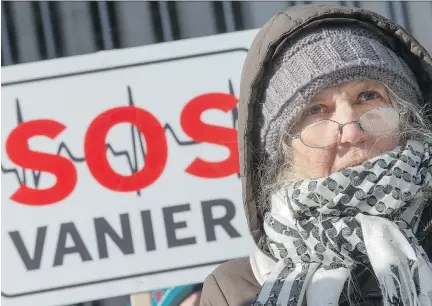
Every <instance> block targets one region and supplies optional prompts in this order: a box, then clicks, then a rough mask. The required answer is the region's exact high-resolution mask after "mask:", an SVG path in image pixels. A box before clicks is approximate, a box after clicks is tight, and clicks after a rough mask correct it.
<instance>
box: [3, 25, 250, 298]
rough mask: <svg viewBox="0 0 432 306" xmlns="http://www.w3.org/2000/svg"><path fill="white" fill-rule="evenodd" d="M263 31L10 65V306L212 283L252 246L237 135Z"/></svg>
mask: <svg viewBox="0 0 432 306" xmlns="http://www.w3.org/2000/svg"><path fill="white" fill-rule="evenodd" d="M255 35H256V31H245V32H237V33H233V34H224V35H217V36H212V37H204V38H199V39H192V40H185V41H179V42H173V43H164V44H157V45H152V46H146V47H139V48H131V49H127V50H117V51H109V52H99V53H97V54H91V55H85V56H77V57H73V58H65V59H59V60H51V61H45V62H38V63H32V64H26V65H17V66H14V67H6V68H2V93H1V97H2V115H1V116H2V117H1V118H2V156H3V158H2V161H1V163H2V164H1V166H2V181H1V184H2V198H1V200H2V217H1V218H2V288H1V291H2V303H4V304H3V305H5V306H12V305H13V306H15V305H32V306H37V305H43V306H49V305H65V304H72V303H77V302H81V301H89V300H95V299H100V298H107V297H112V296H119V295H125V294H131V293H136V292H143V291H148V290H153V289H159V288H164V287H170V286H176V285H183V284H191V283H197V282H202V281H203V280H204V278H205V277H206V276H207V275H208V274H209V273H210V272H211V271H212V270H213V269H214V268H215V267H216V266H217V265H218V264H220V263H221V262H224V261H226V260H230V259H233V258H238V257H242V256H247V255H248V254H250V252H251V250H252V249H253V243H252V239H251V238H250V235H249V233H248V229H247V225H246V220H245V217H244V213H243V205H242V199H241V186H240V180H239V177H238V171H239V170H238V155H237V140H236V129H235V128H236V122H237V112H236V108H235V107H236V103H237V98H236V97H238V94H239V84H240V74H241V68H242V65H243V62H244V59H245V56H246V52H247V49H248V48H249V45H250V43H251V41H252V39H253V37H254V36H255Z"/></svg>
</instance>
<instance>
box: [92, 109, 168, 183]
mask: <svg viewBox="0 0 432 306" xmlns="http://www.w3.org/2000/svg"><path fill="white" fill-rule="evenodd" d="M119 123H130V124H133V125H134V126H136V127H137V128H138V130H139V131H140V132H141V133H142V134H143V135H144V138H145V142H146V147H147V152H146V157H145V164H144V167H143V168H142V169H141V170H140V171H138V172H136V173H134V174H132V175H129V176H124V175H120V174H118V173H116V172H115V171H114V170H113V169H112V168H111V166H110V164H109V162H108V159H107V156H106V143H105V140H106V137H107V134H108V132H109V130H110V129H111V128H112V127H113V126H114V125H116V124H119ZM84 151H85V152H84V154H85V159H86V161H87V165H88V168H89V170H90V172H91V173H92V175H93V177H94V178H95V179H96V180H97V181H98V182H99V183H100V184H101V185H103V186H105V187H106V188H109V189H111V190H114V191H121V192H129V191H136V190H139V189H143V188H145V187H147V186H149V185H151V184H153V183H154V182H155V181H156V180H157V179H158V178H159V177H160V176H161V174H162V172H163V170H164V168H165V165H166V162H167V158H168V147H167V141H166V138H165V131H164V129H163V127H162V126H161V124H160V123H159V121H158V120H157V119H156V118H155V117H154V116H153V115H152V114H151V113H149V112H147V111H145V110H144V109H141V108H137V107H133V106H125V107H117V108H113V109H110V110H108V111H106V112H104V113H102V114H100V115H99V116H97V117H96V118H95V119H94V120H93V122H92V123H91V124H90V126H89V128H88V130H87V133H86V136H85V140H84Z"/></svg>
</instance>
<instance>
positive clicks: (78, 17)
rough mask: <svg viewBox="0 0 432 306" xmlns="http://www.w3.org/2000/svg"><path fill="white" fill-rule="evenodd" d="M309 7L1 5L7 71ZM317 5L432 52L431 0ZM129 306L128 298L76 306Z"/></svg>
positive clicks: (250, 24) (231, 27)
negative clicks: (345, 10) (389, 29)
mask: <svg viewBox="0 0 432 306" xmlns="http://www.w3.org/2000/svg"><path fill="white" fill-rule="evenodd" d="M312 2H314V1H285V2H270V1H266V2H264V1H253V2H239V1H224V2H195V1H194V2H192V1H191V2H188V1H181V2H163V1H150V2H147V1H146V2H138V1H134V2H132V1H131V2H128V1H121V2H120V1H119V2H113V1H110V2H107V1H91V2H84V1H77V2H68V1H61V2H60V1H58V2H57V1H31V2H30V1H16V2H12V1H2V3H1V7H2V25H1V31H2V35H1V39H2V48H1V59H2V66H10V65H16V64H21V63H28V62H35V61H41V60H47V59H53V58H61V57H68V56H75V55H80V54H88V53H93V52H98V51H101V50H110V49H118V48H128V47H134V46H142V45H150V44H156V43H160V42H166V41H174V40H180V39H187V38H194V37H201V36H207V35H214V34H218V33H226V32H234V31H241V30H247V29H255V28H259V27H261V26H262V25H263V24H264V23H265V22H266V21H267V20H268V19H269V18H270V17H271V16H272V15H274V14H275V13H277V12H280V11H282V10H284V9H285V8H287V7H289V6H292V5H298V4H305V3H312ZM320 3H336V4H341V5H345V6H355V7H362V8H366V9H369V10H372V11H375V12H377V13H379V14H381V15H383V16H385V17H387V18H389V19H392V20H394V21H395V22H397V23H399V24H400V25H402V26H403V27H404V28H405V29H407V30H408V31H409V32H411V33H412V34H413V35H414V36H415V37H416V38H417V39H418V40H419V41H420V42H421V43H422V44H423V45H424V46H425V47H426V48H427V49H428V50H429V52H432V39H431V34H430V29H432V2H429V1H407V2H393V1H333V2H328V1H326V2H324V1H320ZM186 289H187V288H186ZM186 289H184V288H183V289H182V290H186ZM187 290H189V289H187ZM164 292H165V293H166V292H167V291H163V292H162V291H161V292H159V293H155V294H156V295H157V294H163V293H164ZM173 292H174V291H173ZM184 292H186V291H184ZM128 304H129V297H128V296H124V297H118V298H112V299H106V300H100V301H92V302H87V303H81V304H78V305H75V306H123V305H124V306H127V305H128ZM172 305H173V306H177V304H176V302H173V303H172Z"/></svg>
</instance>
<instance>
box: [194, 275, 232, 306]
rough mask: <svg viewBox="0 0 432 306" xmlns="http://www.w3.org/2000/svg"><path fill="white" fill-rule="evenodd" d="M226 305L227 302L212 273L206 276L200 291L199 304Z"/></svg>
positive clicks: (204, 305)
mask: <svg viewBox="0 0 432 306" xmlns="http://www.w3.org/2000/svg"><path fill="white" fill-rule="evenodd" d="M224 305H226V306H228V302H227V300H226V298H225V296H224V294H223V293H222V290H221V288H220V287H219V284H218V282H217V281H216V278H215V277H214V276H213V274H210V275H209V276H207V278H206V279H205V281H204V285H203V289H202V292H201V299H200V306H224Z"/></svg>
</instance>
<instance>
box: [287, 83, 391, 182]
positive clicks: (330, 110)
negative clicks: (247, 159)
mask: <svg viewBox="0 0 432 306" xmlns="http://www.w3.org/2000/svg"><path fill="white" fill-rule="evenodd" d="M378 106H387V107H391V106H392V104H391V102H390V100H389V97H388V95H387V91H386V88H385V87H384V86H383V85H382V84H381V83H379V82H375V81H351V82H346V83H343V84H341V85H337V86H333V87H328V88H325V89H323V90H322V91H320V92H319V93H318V94H317V95H316V96H315V97H314V98H313V100H312V102H311V104H310V105H308V107H307V108H306V109H305V110H304V111H303V113H302V114H301V115H300V117H299V118H298V119H297V121H296V124H295V126H294V129H293V131H291V133H293V132H294V133H299V132H300V131H301V130H302V129H303V128H304V127H305V126H307V125H309V124H311V123H312V122H315V121H318V120H321V119H331V120H334V121H336V122H338V123H341V124H343V123H346V122H351V121H354V120H357V119H359V117H360V116H361V115H362V114H364V113H365V112H367V111H368V110H371V109H373V108H375V107H378ZM396 145H397V136H396V133H391V134H389V135H387V136H381V137H374V136H369V135H366V134H365V133H364V132H363V131H362V130H361V128H360V127H359V125H358V124H347V125H346V126H344V128H343V130H342V133H341V134H340V136H339V138H338V142H336V143H335V144H333V145H331V146H329V147H325V148H311V147H309V146H306V145H305V144H303V142H302V141H300V139H293V140H292V143H291V146H292V148H293V155H294V156H293V157H294V160H293V171H294V175H295V177H296V179H306V178H319V177H325V176H328V175H330V174H331V173H333V172H336V171H339V170H342V169H345V168H347V167H352V166H356V165H359V164H361V163H363V162H364V161H366V160H368V159H370V158H373V157H375V156H377V155H380V154H382V153H384V152H386V151H389V150H392V149H394V148H395V147H396Z"/></svg>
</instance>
